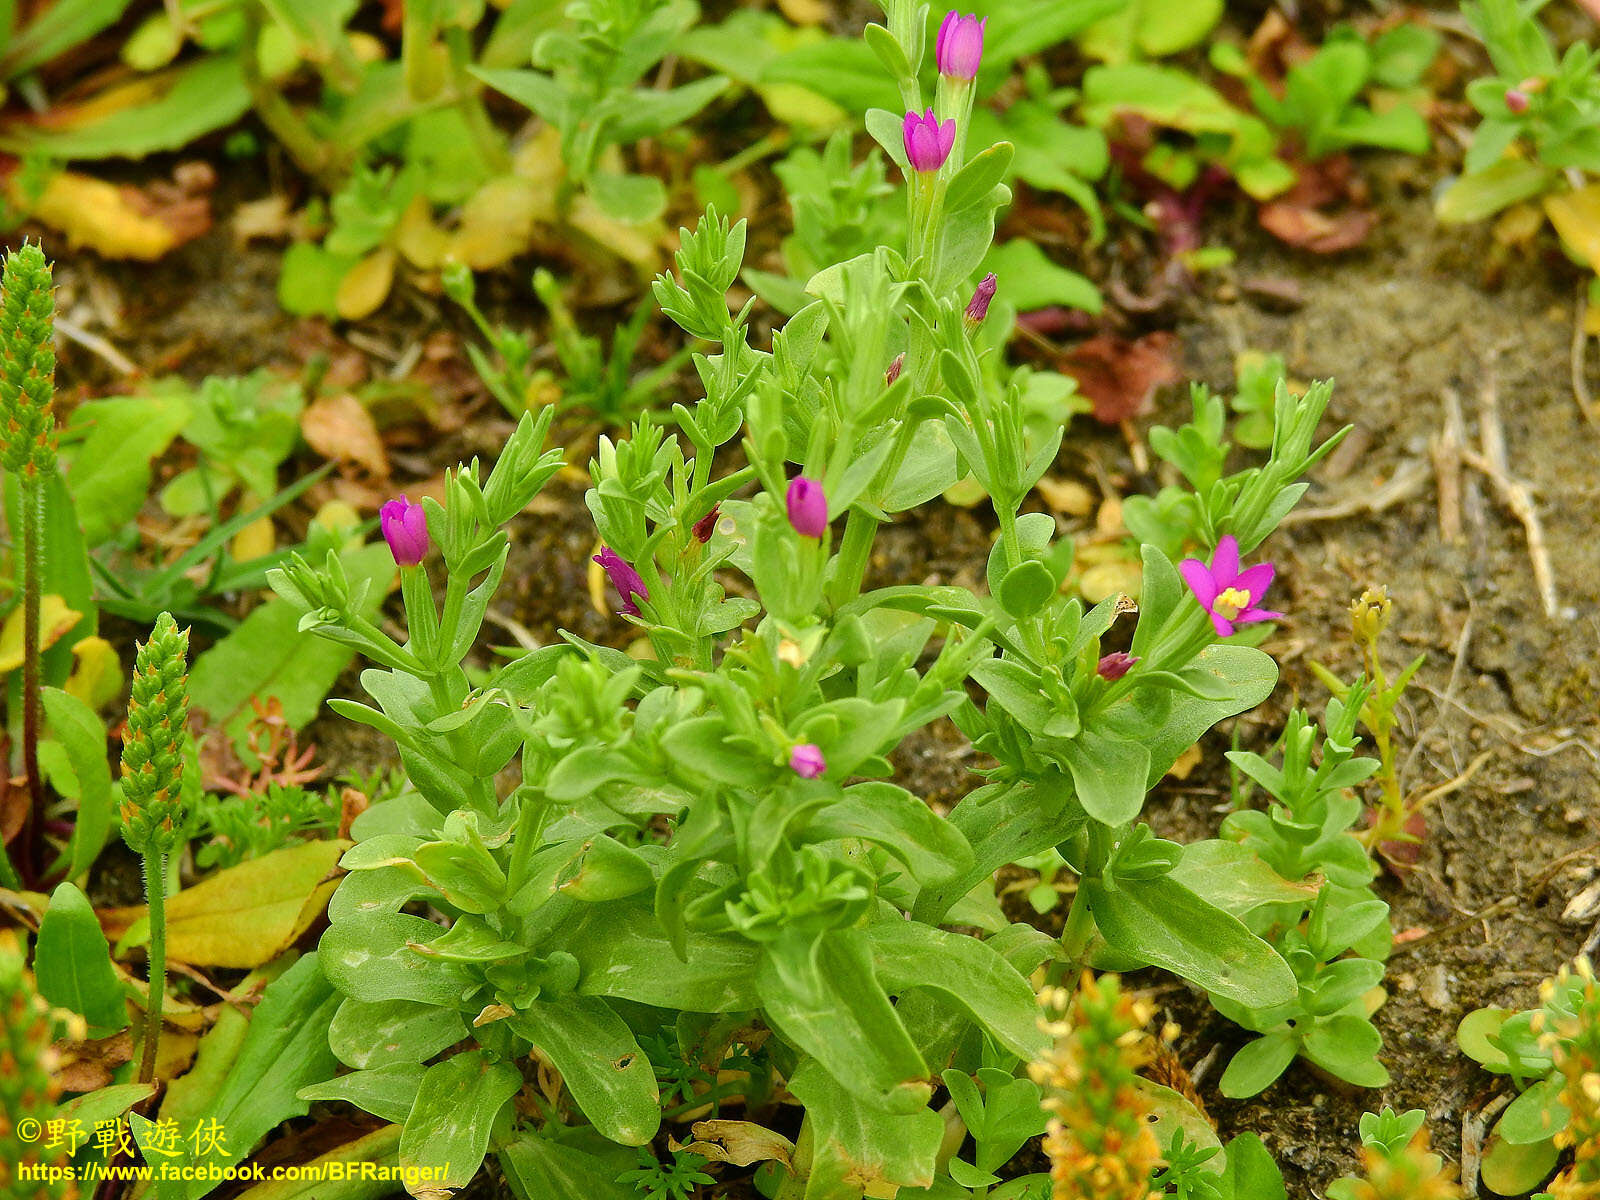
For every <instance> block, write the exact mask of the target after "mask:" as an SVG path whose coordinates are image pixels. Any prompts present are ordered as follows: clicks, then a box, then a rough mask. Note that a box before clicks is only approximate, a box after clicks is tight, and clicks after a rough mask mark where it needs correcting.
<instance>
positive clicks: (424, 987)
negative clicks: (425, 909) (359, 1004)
mask: <svg viewBox="0 0 1600 1200" xmlns="http://www.w3.org/2000/svg"><path fill="white" fill-rule="evenodd" d="M443 936H444V930H443V929H441V928H439V926H437V925H435V924H434V923H433V922H432V921H425V920H423V918H421V917H413V916H411V915H409V914H407V913H384V914H383V915H381V916H378V917H374V918H372V919H370V920H367V921H341V922H340V923H339V924H337V925H331V926H329V927H328V932H327V933H325V934H323V935H322V944H321V954H322V969H323V970H324V971H325V972H326V973H327V976H328V978H329V980H331V981H332V983H333V985H334V986H335V987H336V988H338V989H339V990H340V991H341V992H343V993H344V994H345V995H346V996H349V997H351V998H353V999H356V1000H365V1001H367V1002H369V1003H371V1002H375V1001H379V1000H415V1001H417V1002H418V1003H421V1004H432V1005H437V1006H439V1007H441V1008H455V1007H456V1006H457V1004H458V1003H459V1002H460V1000H461V998H462V996H463V995H465V994H466V993H467V992H468V991H469V990H470V988H471V986H472V980H471V976H470V975H469V974H468V973H467V971H466V970H465V969H464V968H462V967H461V966H460V965H458V964H456V963H452V962H445V961H444V960H442V959H436V958H429V957H427V956H426V955H422V954H418V953H417V952H416V951H414V950H412V949H411V946H412V944H413V943H416V944H418V945H426V944H427V943H429V942H431V941H433V940H434V939H436V938H440V937H443Z"/></svg>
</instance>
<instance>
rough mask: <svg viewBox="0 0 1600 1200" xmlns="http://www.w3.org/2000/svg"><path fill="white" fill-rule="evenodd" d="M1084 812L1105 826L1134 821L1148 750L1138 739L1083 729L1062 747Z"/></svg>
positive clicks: (1144, 780) (1141, 797) (1147, 771)
mask: <svg viewBox="0 0 1600 1200" xmlns="http://www.w3.org/2000/svg"><path fill="white" fill-rule="evenodd" d="M1062 757H1063V758H1065V759H1066V760H1067V766H1068V767H1069V768H1070V769H1071V771H1072V783H1073V786H1074V787H1076V788H1077V791H1078V802H1079V803H1080V804H1082V805H1083V810H1084V812H1086V813H1088V814H1089V815H1090V816H1091V817H1093V818H1094V819H1095V820H1097V821H1103V822H1104V823H1105V824H1107V825H1121V824H1123V823H1125V822H1127V821H1131V820H1133V818H1134V817H1136V816H1138V815H1139V811H1140V810H1141V809H1142V808H1144V797H1145V789H1146V787H1147V786H1148V784H1147V780H1148V779H1149V775H1150V751H1149V750H1148V749H1146V748H1145V746H1144V745H1143V744H1141V743H1139V742H1136V741H1131V740H1124V739H1121V738H1112V737H1106V736H1104V735H1103V734H1100V733H1096V732H1095V731H1094V730H1092V729H1086V730H1084V731H1083V732H1082V733H1080V734H1079V735H1078V736H1077V737H1075V738H1073V739H1072V741H1070V742H1068V743H1067V745H1066V747H1065V748H1064V749H1063V750H1062Z"/></svg>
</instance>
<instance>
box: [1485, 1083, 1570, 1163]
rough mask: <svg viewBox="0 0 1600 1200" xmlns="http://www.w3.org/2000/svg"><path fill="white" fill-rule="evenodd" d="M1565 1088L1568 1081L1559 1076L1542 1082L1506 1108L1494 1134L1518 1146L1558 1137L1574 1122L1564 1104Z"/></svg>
mask: <svg viewBox="0 0 1600 1200" xmlns="http://www.w3.org/2000/svg"><path fill="white" fill-rule="evenodd" d="M1565 1086H1566V1079H1565V1078H1563V1077H1562V1076H1561V1075H1559V1074H1556V1075H1551V1076H1550V1077H1549V1078H1548V1079H1541V1080H1539V1082H1538V1083H1536V1084H1534V1085H1533V1086H1532V1087H1530V1088H1529V1089H1528V1090H1527V1091H1525V1092H1523V1093H1522V1095H1520V1096H1518V1097H1517V1098H1516V1099H1515V1100H1513V1101H1512V1102H1511V1103H1510V1104H1509V1105H1507V1106H1506V1110H1505V1112H1503V1113H1501V1114H1500V1120H1499V1121H1498V1122H1496V1123H1495V1127H1494V1131H1495V1133H1496V1134H1498V1135H1499V1136H1500V1137H1502V1138H1504V1139H1505V1140H1506V1141H1508V1142H1510V1143H1511V1144H1512V1145H1515V1146H1526V1145H1529V1144H1530V1143H1532V1142H1543V1141H1548V1140H1549V1139H1550V1138H1553V1137H1555V1135H1556V1134H1558V1133H1560V1132H1561V1131H1562V1130H1563V1129H1565V1128H1566V1127H1567V1122H1568V1120H1570V1119H1571V1113H1569V1112H1568V1111H1567V1106H1566V1105H1565V1104H1563V1103H1562V1102H1561V1090H1562V1088H1564V1087H1565Z"/></svg>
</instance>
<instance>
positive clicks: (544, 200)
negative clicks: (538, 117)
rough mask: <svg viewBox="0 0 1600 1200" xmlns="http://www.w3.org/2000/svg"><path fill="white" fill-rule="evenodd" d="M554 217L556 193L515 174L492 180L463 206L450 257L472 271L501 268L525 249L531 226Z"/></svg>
mask: <svg viewBox="0 0 1600 1200" xmlns="http://www.w3.org/2000/svg"><path fill="white" fill-rule="evenodd" d="M554 217H555V190H554V188H553V187H547V186H545V185H543V184H540V183H536V182H534V181H533V180H529V179H523V178H521V177H519V176H516V175H502V176H500V177H499V178H497V179H491V180H489V181H488V182H487V183H485V184H484V185H483V186H482V187H481V188H479V189H478V190H477V191H476V192H474V193H473V195H472V197H471V198H470V199H469V200H468V201H467V202H466V204H464V205H462V208H461V225H460V227H459V228H458V229H457V230H456V233H455V236H454V237H453V238H452V239H451V245H450V254H449V257H450V258H453V259H455V260H456V261H457V262H463V263H466V264H467V266H469V267H471V268H472V269H473V270H474V271H486V270H489V269H491V268H493V267H499V266H503V265H504V264H506V263H508V262H510V261H511V260H512V259H513V258H515V257H516V256H517V255H519V254H521V253H522V252H523V251H524V250H526V249H527V248H528V245H529V243H530V242H531V241H532V239H533V230H534V226H535V225H537V224H539V223H540V222H548V221H551V220H553V219H554Z"/></svg>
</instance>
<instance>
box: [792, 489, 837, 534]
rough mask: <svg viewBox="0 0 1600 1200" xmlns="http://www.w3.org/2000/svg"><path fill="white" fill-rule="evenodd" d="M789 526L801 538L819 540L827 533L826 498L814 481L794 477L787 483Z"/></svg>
mask: <svg viewBox="0 0 1600 1200" xmlns="http://www.w3.org/2000/svg"><path fill="white" fill-rule="evenodd" d="M787 503H788V507H789V524H791V525H793V526H794V528H795V532H796V533H798V534H799V535H800V536H801V537H811V538H819V537H821V536H822V535H823V534H825V533H827V532H828V498H827V496H825V495H823V493H822V485H821V484H820V483H818V482H817V481H816V480H815V479H807V478H806V477H805V476H804V475H796V476H795V477H794V478H793V479H791V480H790V481H789V495H788V497H787Z"/></svg>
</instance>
